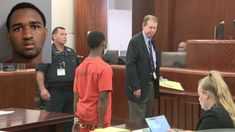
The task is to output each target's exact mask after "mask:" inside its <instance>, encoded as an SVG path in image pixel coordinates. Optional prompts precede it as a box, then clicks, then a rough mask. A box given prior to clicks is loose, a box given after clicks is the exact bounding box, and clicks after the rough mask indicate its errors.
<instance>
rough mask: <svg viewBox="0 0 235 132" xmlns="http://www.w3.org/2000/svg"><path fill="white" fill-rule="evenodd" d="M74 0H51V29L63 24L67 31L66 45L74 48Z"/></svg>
mask: <svg viewBox="0 0 235 132" xmlns="http://www.w3.org/2000/svg"><path fill="white" fill-rule="evenodd" d="M74 17H75V15H74V0H52V30H53V29H54V28H55V27H56V26H63V27H65V28H66V32H67V44H66V45H67V46H69V47H71V48H73V49H75V46H74V43H75V38H74V37H75V25H74V21H75V20H74Z"/></svg>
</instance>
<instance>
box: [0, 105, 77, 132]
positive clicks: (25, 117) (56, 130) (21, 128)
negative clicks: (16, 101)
mask: <svg viewBox="0 0 235 132" xmlns="http://www.w3.org/2000/svg"><path fill="white" fill-rule="evenodd" d="M1 110H7V111H15V112H14V113H12V114H7V115H0V130H3V131H14V132H62V131H63V130H62V129H63V125H61V123H65V122H68V121H72V120H73V117H74V116H73V115H70V114H64V113H55V112H46V111H42V110H30V109H19V108H8V109H1Z"/></svg>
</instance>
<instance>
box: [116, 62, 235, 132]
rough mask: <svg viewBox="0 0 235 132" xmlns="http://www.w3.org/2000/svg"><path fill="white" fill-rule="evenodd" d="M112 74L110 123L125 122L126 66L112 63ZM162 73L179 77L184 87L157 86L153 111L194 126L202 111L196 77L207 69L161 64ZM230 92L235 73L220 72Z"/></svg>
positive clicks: (184, 126) (172, 123)
mask: <svg viewBox="0 0 235 132" xmlns="http://www.w3.org/2000/svg"><path fill="white" fill-rule="evenodd" d="M112 68H113V72H114V76H113V96H112V97H113V104H112V121H113V122H112V123H114V125H117V124H118V123H119V124H121V123H128V121H129V108H128V99H127V97H126V95H125V81H126V70H125V66H122V65H112ZM160 72H161V76H163V77H164V78H167V79H169V80H174V81H179V82H181V85H182V86H183V88H184V89H185V91H175V90H167V89H165V88H160V94H161V97H160V98H161V101H160V112H159V111H158V106H159V104H158V102H157V100H156V101H155V103H154V104H155V106H154V115H155V116H157V115H158V114H159V113H160V114H164V115H165V116H166V118H167V120H168V122H169V124H170V126H171V127H174V128H182V129H189V130H194V129H195V128H196V125H197V122H198V120H199V118H200V116H201V114H202V110H201V108H200V104H199V101H198V95H197V83H198V81H199V79H201V78H202V77H204V76H206V75H208V73H209V72H208V71H203V70H193V69H184V68H166V67H161V68H160ZM222 76H223V77H224V79H225V81H226V83H227V84H228V87H229V88H230V91H231V93H232V95H233V96H234V95H235V89H234V87H235V73H234V72H222Z"/></svg>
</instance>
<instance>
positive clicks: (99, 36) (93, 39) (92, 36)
mask: <svg viewBox="0 0 235 132" xmlns="http://www.w3.org/2000/svg"><path fill="white" fill-rule="evenodd" d="M104 40H105V36H104V34H103V33H102V32H99V31H92V32H90V33H89V34H88V36H87V43H88V46H89V48H90V49H92V48H97V47H99V46H100V44H101V43H102V42H103V41H104Z"/></svg>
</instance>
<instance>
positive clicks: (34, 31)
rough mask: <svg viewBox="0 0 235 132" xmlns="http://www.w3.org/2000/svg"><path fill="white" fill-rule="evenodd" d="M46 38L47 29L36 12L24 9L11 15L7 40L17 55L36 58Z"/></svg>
mask: <svg viewBox="0 0 235 132" xmlns="http://www.w3.org/2000/svg"><path fill="white" fill-rule="evenodd" d="M46 36H47V29H46V28H45V27H44V25H43V21H42V18H41V16H40V15H39V13H38V12H37V11H35V10H33V9H30V8H25V9H19V10H16V11H15V12H14V13H13V14H12V16H11V18H10V30H9V33H8V39H9V41H10V42H11V45H12V48H13V50H14V52H15V53H16V54H17V55H19V56H22V57H25V58H34V57H36V56H37V55H39V54H40V53H41V50H42V48H43V45H44V41H45V39H46Z"/></svg>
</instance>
